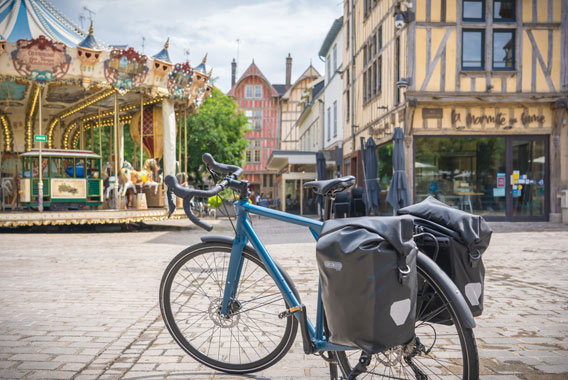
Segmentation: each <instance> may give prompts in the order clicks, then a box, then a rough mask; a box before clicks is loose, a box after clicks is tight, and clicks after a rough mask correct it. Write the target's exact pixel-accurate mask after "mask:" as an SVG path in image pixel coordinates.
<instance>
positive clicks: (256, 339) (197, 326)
mask: <svg viewBox="0 0 568 380" xmlns="http://www.w3.org/2000/svg"><path fill="white" fill-rule="evenodd" d="M230 254H231V245H230V244H227V243H222V242H206V243H199V244H196V245H193V246H191V247H189V248H187V249H185V250H183V251H182V252H180V253H179V254H178V255H177V256H176V257H175V258H174V259H173V260H172V261H171V262H170V263H169V265H168V267H167V268H166V271H165V272H164V275H163V277H162V282H161V285H160V310H161V313H162V317H163V320H164V322H165V324H166V327H167V328H168V330H169V332H170V334H171V335H172V337H173V338H174V340H175V341H176V342H177V343H178V345H179V346H180V347H181V348H182V349H183V350H184V351H185V352H186V353H187V354H189V355H190V356H191V357H193V358H194V359H195V360H197V361H199V362H200V363H202V364H204V365H206V366H208V367H210V368H212V369H215V370H219V371H223V372H227V373H233V374H244V373H250V372H255V371H260V370H263V369H266V368H268V367H270V366H272V365H274V364H275V363H277V362H278V361H279V360H280V359H281V358H282V357H283V356H284V355H285V354H286V353H287V352H288V350H289V349H290V347H291V346H292V344H293V343H294V339H295V337H296V333H297V330H298V321H297V320H296V318H294V317H293V316H289V317H286V318H283V319H280V318H279V317H278V314H279V313H280V312H282V311H284V310H285V309H287V308H288V306H287V305H286V302H285V301H284V299H283V298H282V295H281V294H280V291H279V290H278V288H277V287H276V284H275V283H274V281H273V280H272V278H271V277H270V276H269V275H268V272H266V269H265V267H264V265H263V264H262V262H261V260H260V259H259V258H258V255H257V254H256V252H255V251H254V250H253V249H251V248H249V247H245V249H244V251H243V257H244V262H243V266H242V268H243V269H242V272H241V279H240V282H239V288H238V291H237V297H236V300H237V302H233V303H232V306H231V308H232V309H231V310H232V312H233V315H232V316H231V317H230V318H229V319H224V318H222V317H220V316H219V314H218V310H219V306H220V299H221V298H222V291H223V289H224V285H225V276H226V270H227V266H228V263H229V257H230ZM259 269H260V271H259ZM180 273H181V274H180ZM180 281H181V282H180ZM186 283H187V284H186ZM209 290H211V294H208V293H207V292H209ZM176 292H177V293H176ZM296 295H297V294H296ZM255 296H256V298H255ZM258 297H261V298H258ZM255 301H256V302H257V303H255ZM204 302H205V303H206V306H205V307H204V306H203V304H204ZM258 302H260V304H259V303H258ZM247 306H248V308H247ZM203 309H206V310H203ZM185 317H187V318H185ZM195 317H197V320H195V319H193V318H195ZM184 318H185V320H184ZM183 322H186V323H188V324H189V323H191V325H190V326H188V327H185V326H183ZM180 325H182V326H181V328H180ZM184 327H185V328H184ZM189 328H193V329H192V331H189V332H187V333H186V331H187V330H188V329H189ZM209 329H212V332H211V333H209V332H207V331H209ZM203 334H204V335H205V336H206V337H208V338H207V339H205V340H204V341H202V342H201V343H200V341H201V340H202V339H200V337H201V336H203ZM217 334H218V335H217ZM241 336H242V337H243V338H244V342H242V343H246V344H247V345H246V347H243V346H242V344H241V341H240V338H241ZM261 338H262V339H261ZM234 340H237V341H236V342H234ZM207 342H208V343H209V346H208V347H207V349H206V351H205V347H204V345H205V344H206V343H207ZM215 342H216V343H217V345H216V346H215ZM233 344H235V346H233ZM212 346H215V347H212ZM212 348H213V351H211V350H212ZM233 348H234V350H236V351H234V350H233ZM215 350H216V351H215ZM227 350H228V352H227ZM215 352H216V354H215Z"/></svg>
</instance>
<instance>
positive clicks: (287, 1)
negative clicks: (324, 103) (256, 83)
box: [54, 0, 343, 92]
mask: <svg viewBox="0 0 568 380" xmlns="http://www.w3.org/2000/svg"><path fill="white" fill-rule="evenodd" d="M54 4H55V6H56V7H58V8H59V9H60V10H61V11H62V12H63V13H64V14H65V15H66V16H68V17H69V18H71V19H73V20H76V21H77V22H78V19H79V14H80V13H83V14H84V15H85V16H88V13H87V12H85V11H84V9H83V6H87V7H88V8H89V9H91V10H92V11H94V12H96V14H95V16H94V20H95V35H96V36H97V38H100V39H101V40H103V41H105V42H106V43H109V44H128V45H130V46H134V47H135V48H136V49H137V50H141V48H142V46H141V45H142V37H143V36H144V37H145V39H146V41H145V47H144V53H145V54H147V55H149V56H152V55H153V54H155V53H157V52H158V51H159V50H160V49H161V48H162V46H163V44H164V42H165V40H166V38H167V37H170V49H169V53H170V57H171V58H172V60H173V61H176V62H181V61H183V60H185V55H184V50H186V49H189V51H190V56H189V57H190V62H191V64H192V65H197V64H198V63H199V62H200V61H201V59H202V57H203V56H204V55H205V53H208V64H209V65H210V66H212V67H213V68H214V74H213V76H214V77H218V80H217V83H216V84H217V86H219V87H220V88H221V90H223V91H225V92H227V91H228V90H229V87H230V81H231V67H230V63H231V61H232V59H233V58H237V41H236V40H237V39H239V41H240V43H239V44H238V50H239V57H238V58H239V67H238V75H240V74H242V73H243V71H244V70H245V69H246V68H247V67H248V65H249V64H250V63H251V62H252V60H253V59H254V61H255V63H256V64H257V65H258V67H259V68H260V70H262V72H263V73H264V75H265V76H266V77H267V78H268V80H269V81H270V82H272V83H283V82H284V78H285V58H286V56H287V55H288V53H291V54H292V57H293V65H292V80H294V79H296V78H297V77H298V76H299V75H300V74H301V73H302V72H303V71H304V70H305V69H306V68H307V67H308V65H309V64H310V61H312V63H313V65H314V66H315V67H316V69H317V70H318V71H320V73H323V69H324V65H323V63H322V62H321V61H320V60H319V58H318V57H317V53H318V51H319V48H320V46H321V44H322V43H323V40H324V38H325V36H326V34H327V32H328V30H329V28H330V26H331V24H332V23H333V20H334V19H335V18H337V17H339V16H341V14H342V12H343V2H339V1H338V0H332V1H325V2H324V1H313V0H312V1H309V0H272V1H246V2H236V1H228V0H222V1H209V2H204V1H200V2H196V1H191V2H190V1H181V0H177V1H168V2H156V1H147V0H144V1H134V0H121V1H108V0H89V1H88V2H87V1H85V0H81V1H78V2H65V1H63V0H57V1H54ZM85 24H86V23H85Z"/></svg>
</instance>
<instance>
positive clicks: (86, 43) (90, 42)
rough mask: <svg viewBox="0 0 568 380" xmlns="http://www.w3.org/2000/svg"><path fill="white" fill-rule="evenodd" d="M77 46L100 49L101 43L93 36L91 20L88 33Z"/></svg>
mask: <svg viewBox="0 0 568 380" xmlns="http://www.w3.org/2000/svg"><path fill="white" fill-rule="evenodd" d="M77 46H79V47H82V48H85V49H91V50H99V49H101V44H100V43H99V41H97V39H96V38H95V36H94V35H93V22H92V21H91V26H90V27H89V35H88V36H87V37H85V39H84V40H83V41H81V42H79V44H78V45H77Z"/></svg>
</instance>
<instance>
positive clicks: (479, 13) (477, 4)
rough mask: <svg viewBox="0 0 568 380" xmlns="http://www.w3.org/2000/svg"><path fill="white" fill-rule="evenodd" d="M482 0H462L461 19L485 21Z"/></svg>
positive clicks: (483, 2)
mask: <svg viewBox="0 0 568 380" xmlns="http://www.w3.org/2000/svg"><path fill="white" fill-rule="evenodd" d="M484 13H485V1H484V0H464V1H463V21H485V17H484Z"/></svg>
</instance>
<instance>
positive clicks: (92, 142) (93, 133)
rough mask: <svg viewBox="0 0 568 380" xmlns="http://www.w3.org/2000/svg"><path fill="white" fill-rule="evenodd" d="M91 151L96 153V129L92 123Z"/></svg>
mask: <svg viewBox="0 0 568 380" xmlns="http://www.w3.org/2000/svg"><path fill="white" fill-rule="evenodd" d="M90 129H91V144H90V146H91V151H92V152H93V153H94V152H95V131H94V126H93V125H91V128H90Z"/></svg>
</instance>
